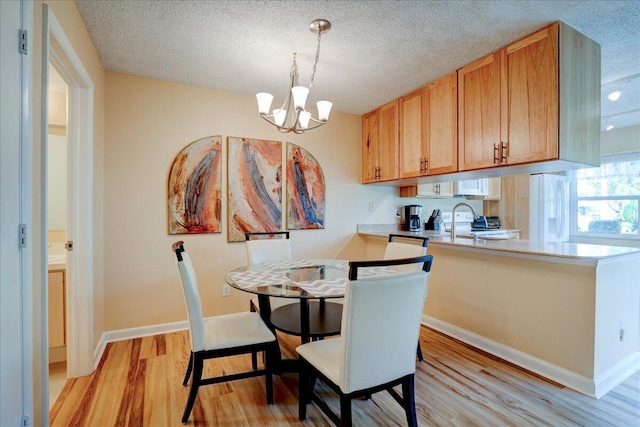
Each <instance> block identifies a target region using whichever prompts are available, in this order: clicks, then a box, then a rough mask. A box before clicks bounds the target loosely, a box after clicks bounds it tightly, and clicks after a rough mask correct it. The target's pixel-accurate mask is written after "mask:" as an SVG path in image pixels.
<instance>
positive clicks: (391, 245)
mask: <svg viewBox="0 0 640 427" xmlns="http://www.w3.org/2000/svg"><path fill="white" fill-rule="evenodd" d="M426 254H427V248H423V247H422V246H420V245H414V244H411V243H402V242H388V243H387V247H386V249H385V251H384V259H399V258H414V257H417V256H422V255H426ZM393 268H394V269H395V270H399V271H418V270H420V269H421V268H422V264H419V263H414V264H405V265H397V266H394V267H393Z"/></svg>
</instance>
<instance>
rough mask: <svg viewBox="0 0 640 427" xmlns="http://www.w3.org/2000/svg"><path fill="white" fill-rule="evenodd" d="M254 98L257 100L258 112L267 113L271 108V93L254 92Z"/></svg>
mask: <svg viewBox="0 0 640 427" xmlns="http://www.w3.org/2000/svg"><path fill="white" fill-rule="evenodd" d="M256 99H257V100H258V112H259V113H260V114H269V110H270V109H271V101H273V95H271V94H270V93H266V92H260V93H256Z"/></svg>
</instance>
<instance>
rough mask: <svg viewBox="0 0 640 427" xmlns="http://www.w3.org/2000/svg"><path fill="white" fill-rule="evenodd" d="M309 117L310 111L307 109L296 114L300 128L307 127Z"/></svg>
mask: <svg viewBox="0 0 640 427" xmlns="http://www.w3.org/2000/svg"><path fill="white" fill-rule="evenodd" d="M310 118H311V113H309V112H308V111H301V112H300V115H299V116H298V120H299V121H300V127H301V128H302V129H307V128H308V127H309V119H310Z"/></svg>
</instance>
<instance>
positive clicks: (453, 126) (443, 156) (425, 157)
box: [400, 71, 458, 178]
mask: <svg viewBox="0 0 640 427" xmlns="http://www.w3.org/2000/svg"><path fill="white" fill-rule="evenodd" d="M457 90H458V89H457V73H456V72H455V71H454V72H453V73H450V74H448V75H447V76H445V77H443V78H441V79H438V80H436V81H434V82H432V83H429V84H428V85H426V86H425V87H423V88H421V89H419V90H417V91H415V92H413V93H410V94H408V95H405V96H403V97H402V98H400V178H413V177H419V176H427V175H439V174H444V173H451V172H456V171H457V170H458V153H457V143H458V141H457V114H458V112H457V104H458V101H457V99H458V98H457Z"/></svg>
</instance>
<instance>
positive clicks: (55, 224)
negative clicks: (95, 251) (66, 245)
mask: <svg viewBox="0 0 640 427" xmlns="http://www.w3.org/2000/svg"><path fill="white" fill-rule="evenodd" d="M48 142H49V152H48V157H47V163H48V164H47V166H48V171H47V172H48V179H47V187H48V188H47V191H48V194H47V196H48V200H47V205H48V206H47V213H48V215H49V216H48V218H47V221H48V227H47V228H48V229H49V230H65V229H66V228H67V137H66V136H64V135H54V134H49V141H48Z"/></svg>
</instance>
